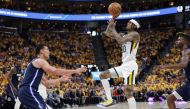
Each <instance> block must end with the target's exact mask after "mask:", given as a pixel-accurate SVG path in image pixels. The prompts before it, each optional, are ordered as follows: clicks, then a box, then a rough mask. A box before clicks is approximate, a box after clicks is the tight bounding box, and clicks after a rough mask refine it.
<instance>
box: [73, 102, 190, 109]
mask: <svg viewBox="0 0 190 109" xmlns="http://www.w3.org/2000/svg"><path fill="white" fill-rule="evenodd" d="M176 105H177V109H190V102H188V103H186V102H176ZM75 109H101V108H100V107H97V106H85V107H78V108H75ZM107 109H129V108H128V104H127V102H126V103H119V104H117V105H115V106H112V107H108V108H107ZM137 109H168V107H167V103H166V102H137Z"/></svg>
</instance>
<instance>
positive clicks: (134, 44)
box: [130, 41, 137, 53]
mask: <svg viewBox="0 0 190 109" xmlns="http://www.w3.org/2000/svg"><path fill="white" fill-rule="evenodd" d="M131 43H132V44H131V49H130V53H131V52H133V50H134V49H135V48H136V47H137V43H136V42H134V41H132V42H131Z"/></svg>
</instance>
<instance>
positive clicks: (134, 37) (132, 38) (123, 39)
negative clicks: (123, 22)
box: [112, 29, 140, 44]
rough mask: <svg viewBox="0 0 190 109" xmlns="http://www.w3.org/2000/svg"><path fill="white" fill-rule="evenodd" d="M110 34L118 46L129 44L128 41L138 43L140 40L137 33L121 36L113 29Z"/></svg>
mask: <svg viewBox="0 0 190 109" xmlns="http://www.w3.org/2000/svg"><path fill="white" fill-rule="evenodd" d="M112 33H113V37H114V39H116V41H117V42H118V43H119V44H124V43H126V42H129V41H137V42H139V40H140V39H139V38H140V37H139V34H138V33H137V32H131V33H129V34H126V35H124V36H121V35H120V34H119V33H117V31H116V30H115V29H113V31H112Z"/></svg>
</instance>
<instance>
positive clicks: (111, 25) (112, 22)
mask: <svg viewBox="0 0 190 109" xmlns="http://www.w3.org/2000/svg"><path fill="white" fill-rule="evenodd" d="M116 23H117V21H115V20H114V19H111V20H109V21H108V25H109V26H110V29H111V30H112V29H114V28H115V26H116Z"/></svg>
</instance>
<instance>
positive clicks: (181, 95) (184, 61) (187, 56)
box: [156, 32, 190, 109]
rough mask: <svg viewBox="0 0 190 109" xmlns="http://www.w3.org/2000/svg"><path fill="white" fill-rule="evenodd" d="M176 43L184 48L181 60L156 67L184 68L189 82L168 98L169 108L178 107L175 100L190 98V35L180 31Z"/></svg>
mask: <svg viewBox="0 0 190 109" xmlns="http://www.w3.org/2000/svg"><path fill="white" fill-rule="evenodd" d="M177 35H178V36H179V38H178V40H177V42H176V45H177V46H178V47H180V48H181V50H182V57H181V62H179V63H177V64H173V65H159V66H156V69H183V71H184V73H185V77H186V79H187V82H186V84H185V85H183V86H182V87H179V88H178V89H177V90H176V91H174V92H173V93H172V94H171V95H169V96H168V98H167V103H168V107H169V109H176V105H175V101H176V100H177V99H183V100H184V101H187V100H190V43H189V41H190V37H189V36H188V35H187V34H185V33H181V32H179V33H178V34H177Z"/></svg>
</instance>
